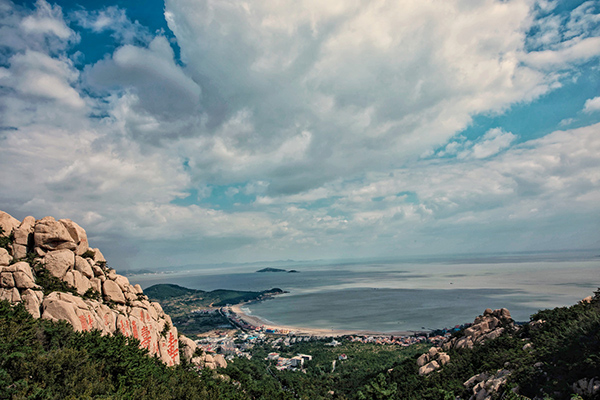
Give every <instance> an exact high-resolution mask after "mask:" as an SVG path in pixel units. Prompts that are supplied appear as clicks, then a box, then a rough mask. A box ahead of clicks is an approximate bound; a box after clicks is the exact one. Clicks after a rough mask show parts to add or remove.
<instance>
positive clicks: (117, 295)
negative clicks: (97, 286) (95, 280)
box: [102, 279, 125, 304]
mask: <svg viewBox="0 0 600 400" xmlns="http://www.w3.org/2000/svg"><path fill="white" fill-rule="evenodd" d="M102 293H104V298H105V299H106V300H108V301H114V302H115V303H119V304H125V296H124V295H123V292H122V291H121V288H120V287H119V285H117V284H116V283H115V282H114V281H111V280H110V279H107V280H105V281H104V283H103V284H102Z"/></svg>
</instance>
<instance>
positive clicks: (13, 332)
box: [0, 301, 249, 400]
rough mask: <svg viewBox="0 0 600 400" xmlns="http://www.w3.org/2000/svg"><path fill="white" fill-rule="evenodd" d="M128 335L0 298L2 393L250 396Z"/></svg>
mask: <svg viewBox="0 0 600 400" xmlns="http://www.w3.org/2000/svg"><path fill="white" fill-rule="evenodd" d="M138 345H139V342H138V341H137V340H135V339H132V338H127V337H125V336H122V335H119V334H117V335H115V336H101V335H100V332H98V331H95V332H84V333H77V332H74V331H73V329H72V327H71V326H70V325H69V324H67V323H66V322H59V323H56V322H51V321H48V320H41V319H39V320H36V319H34V318H32V317H31V316H30V315H29V313H28V312H27V311H26V310H25V308H24V307H23V306H22V305H20V304H19V305H15V306H11V305H10V304H9V303H8V302H6V301H2V302H0V399H57V400H59V399H90V398H102V399H150V400H160V399H215V400H216V399H249V397H248V396H247V395H244V393H242V392H238V391H237V388H236V387H235V386H234V385H233V384H231V383H228V382H225V381H223V380H221V379H217V378H215V377H214V376H213V374H212V373H211V372H210V371H205V372H204V373H203V374H201V375H199V374H198V373H197V372H196V371H195V370H194V369H192V368H191V367H190V366H189V365H188V366H185V365H181V366H178V367H175V368H168V367H166V366H165V365H164V364H163V363H162V362H160V361H159V360H158V359H157V358H152V357H149V356H148V354H147V351H146V350H145V349H140V348H139V347H138Z"/></svg>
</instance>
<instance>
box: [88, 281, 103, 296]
mask: <svg viewBox="0 0 600 400" xmlns="http://www.w3.org/2000/svg"><path fill="white" fill-rule="evenodd" d="M90 285H91V286H92V289H94V290H95V291H96V292H98V293H102V281H101V280H100V279H99V278H92V279H90Z"/></svg>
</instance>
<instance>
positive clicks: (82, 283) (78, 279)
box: [67, 270, 92, 295]
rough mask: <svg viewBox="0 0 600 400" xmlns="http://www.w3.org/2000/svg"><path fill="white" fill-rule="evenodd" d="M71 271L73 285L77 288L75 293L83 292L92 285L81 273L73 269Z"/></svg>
mask: <svg viewBox="0 0 600 400" xmlns="http://www.w3.org/2000/svg"><path fill="white" fill-rule="evenodd" d="M71 272H72V273H73V282H74V283H73V286H75V289H77V293H79V294H80V295H83V294H85V292H87V291H88V289H89V288H91V287H92V285H91V284H90V281H89V279H88V278H86V277H85V276H83V274H82V273H81V272H79V271H77V270H73V271H71ZM67 273H68V272H67Z"/></svg>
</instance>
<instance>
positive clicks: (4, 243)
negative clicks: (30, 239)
mask: <svg viewBox="0 0 600 400" xmlns="http://www.w3.org/2000/svg"><path fill="white" fill-rule="evenodd" d="M3 235H4V228H2V227H1V226H0V247H1V248H3V249H6V250H9V246H10V245H11V244H12V243H13V242H14V241H15V236H14V234H13V233H12V232H11V233H10V235H8V236H3Z"/></svg>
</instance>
